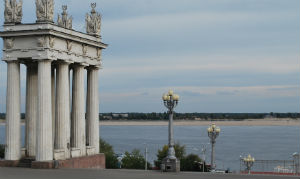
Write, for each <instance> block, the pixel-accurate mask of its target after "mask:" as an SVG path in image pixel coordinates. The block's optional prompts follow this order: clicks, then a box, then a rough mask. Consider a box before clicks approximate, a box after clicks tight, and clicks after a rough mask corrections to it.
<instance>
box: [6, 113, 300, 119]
mask: <svg viewBox="0 0 300 179" xmlns="http://www.w3.org/2000/svg"><path fill="white" fill-rule="evenodd" d="M174 117H175V120H208V121H209V120H215V119H218V120H229V119H233V120H245V119H265V118H291V119H297V118H300V113H274V112H270V113H175V115H174ZM99 118H100V120H104V121H105V120H158V121H159V120H168V118H169V115H168V113H166V112H165V113H155V112H153V113H126V114H124V113H122V114H121V113H100V114H99ZM0 119H5V113H0ZM21 119H25V113H21Z"/></svg>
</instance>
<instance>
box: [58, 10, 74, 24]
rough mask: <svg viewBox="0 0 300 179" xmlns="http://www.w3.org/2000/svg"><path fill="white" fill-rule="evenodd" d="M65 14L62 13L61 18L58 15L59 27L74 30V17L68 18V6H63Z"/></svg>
mask: <svg viewBox="0 0 300 179" xmlns="http://www.w3.org/2000/svg"><path fill="white" fill-rule="evenodd" d="M62 9H63V12H62V13H61V16H60V15H59V14H58V18H57V25H58V26H60V27H64V28H67V29H72V21H73V18H72V16H70V17H68V13H67V9H68V6H62Z"/></svg>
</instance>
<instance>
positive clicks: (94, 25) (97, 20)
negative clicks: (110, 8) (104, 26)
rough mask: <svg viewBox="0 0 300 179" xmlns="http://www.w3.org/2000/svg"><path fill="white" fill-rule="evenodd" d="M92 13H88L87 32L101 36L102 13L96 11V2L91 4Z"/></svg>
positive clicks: (86, 19)
mask: <svg viewBox="0 0 300 179" xmlns="http://www.w3.org/2000/svg"><path fill="white" fill-rule="evenodd" d="M91 7H92V11H91V14H86V18H85V21H86V32H87V33H88V34H90V35H94V36H100V32H101V14H99V13H98V12H96V10H95V8H96V3H92V4H91Z"/></svg>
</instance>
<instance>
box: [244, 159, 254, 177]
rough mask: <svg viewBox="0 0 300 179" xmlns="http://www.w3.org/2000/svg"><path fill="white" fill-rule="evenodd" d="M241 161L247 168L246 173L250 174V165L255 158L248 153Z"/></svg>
mask: <svg viewBox="0 0 300 179" xmlns="http://www.w3.org/2000/svg"><path fill="white" fill-rule="evenodd" d="M243 162H244V164H245V166H246V169H247V170H248V174H251V167H252V166H253V164H254V162H255V159H254V158H253V157H251V155H250V154H249V155H248V157H246V158H244V159H243Z"/></svg>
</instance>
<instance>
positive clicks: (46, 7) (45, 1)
mask: <svg viewBox="0 0 300 179" xmlns="http://www.w3.org/2000/svg"><path fill="white" fill-rule="evenodd" d="M35 4H36V16H37V22H53V17H54V1H53V0H36V1H35Z"/></svg>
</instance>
